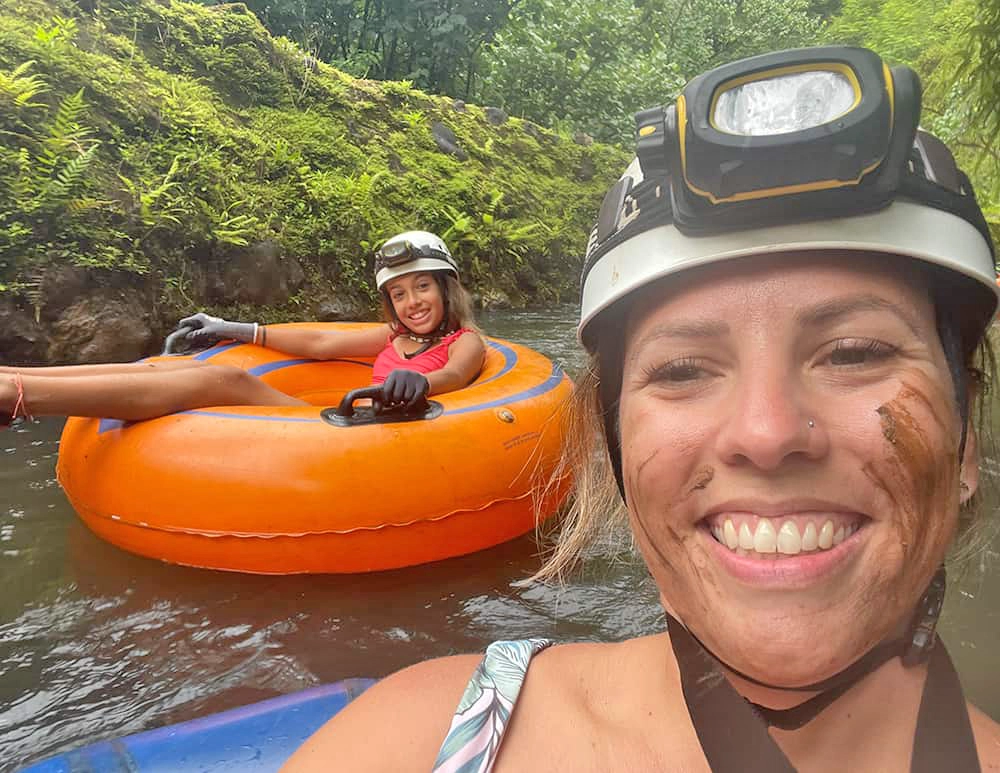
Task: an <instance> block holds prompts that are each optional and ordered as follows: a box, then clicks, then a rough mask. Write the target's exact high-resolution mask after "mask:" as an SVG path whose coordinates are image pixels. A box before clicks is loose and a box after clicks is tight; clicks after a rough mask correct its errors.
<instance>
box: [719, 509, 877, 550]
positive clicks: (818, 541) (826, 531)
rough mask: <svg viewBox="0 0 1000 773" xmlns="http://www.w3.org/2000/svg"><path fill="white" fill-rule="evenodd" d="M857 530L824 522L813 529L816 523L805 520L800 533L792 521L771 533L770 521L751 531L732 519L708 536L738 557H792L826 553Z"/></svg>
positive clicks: (772, 529)
mask: <svg viewBox="0 0 1000 773" xmlns="http://www.w3.org/2000/svg"><path fill="white" fill-rule="evenodd" d="M859 528H860V527H859V526H858V525H857V524H851V525H849V526H839V527H837V528H836V529H835V528H834V526H833V521H826V522H825V523H824V524H823V526H822V527H821V528H820V529H819V530H817V529H816V524H814V523H813V522H812V521H809V522H807V523H806V526H805V529H803V530H802V532H801V533H800V532H799V527H798V525H797V524H796V523H795V521H792V520H787V521H784V522H783V523H782V524H781V526H780V528H779V529H778V531H775V530H774V523H773V522H772V521H771V519H769V518H760V519H758V521H757V529H756V531H753V532H752V531H750V527H749V525H748V524H747V523H746V522H744V523H741V524H740V525H739V528H737V527H736V524H734V523H733V521H732V519H730V518H727V519H726V520H725V521H724V522H723V523H722V525H721V526H720V525H718V524H716V525H714V526H712V536H713V537H715V539H716V541H717V542H719V543H720V544H722V545H725V546H726V547H727V548H729V549H730V550H732V551H737V550H738V551H739V552H740V554H741V555H743V554H745V553H748V552H751V551H752V552H754V553H760V554H762V555H772V556H773V555H774V554H776V553H781V554H783V555H786V556H796V555H798V554H799V553H803V552H807V553H808V552H813V551H815V550H829V549H830V548H832V547H834V546H835V545H839V544H840V543H841V542H843V541H844V540H845V539H847V538H848V537H850V536H851V535H852V534H854V532H856V531H857V530H858V529H859Z"/></svg>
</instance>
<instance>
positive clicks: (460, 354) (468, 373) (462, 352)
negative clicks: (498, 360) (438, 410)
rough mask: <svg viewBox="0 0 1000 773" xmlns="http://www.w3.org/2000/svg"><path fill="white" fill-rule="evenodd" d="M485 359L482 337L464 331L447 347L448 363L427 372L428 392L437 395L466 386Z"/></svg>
mask: <svg viewBox="0 0 1000 773" xmlns="http://www.w3.org/2000/svg"><path fill="white" fill-rule="evenodd" d="M485 359H486V347H485V346H484V345H483V339H482V338H480V337H479V336H478V335H477V334H476V333H465V334H464V335H462V336H461V337H459V339H458V340H457V341H455V343H453V344H452V345H451V346H449V347H448V364H447V365H445V366H444V367H443V368H441V369H440V370H435V371H432V372H431V373H428V374H427V381H428V382H430V385H431V388H430V391H429V392H428V394H432V395H439V394H442V393H444V392H451V391H453V390H455V389H461V388H462V387H464V386H468V384H469V382H470V381H472V380H473V379H474V378H475V377H476V376H478V375H479V371H481V370H482V369H483V362H484V361H485Z"/></svg>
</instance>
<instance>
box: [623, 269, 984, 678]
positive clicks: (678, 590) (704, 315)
mask: <svg viewBox="0 0 1000 773" xmlns="http://www.w3.org/2000/svg"><path fill="white" fill-rule="evenodd" d="M907 265H909V269H910V270H909V273H908V274H907V273H904V270H903V269H904V268H905V267H906V266H907ZM914 273H915V272H913V270H912V263H909V264H907V263H905V262H903V261H897V260H894V259H892V258H887V257H885V256H877V255H872V256H862V257H859V256H857V255H854V256H850V255H837V256H830V257H826V258H818V257H808V256H806V257H802V256H796V257H795V258H790V257H789V256H785V257H771V258H756V259H753V260H749V261H743V262H739V263H733V262H729V263H728V265H725V266H719V267H712V268H710V269H707V270H703V271H701V272H699V273H698V274H696V275H694V276H693V277H692V276H688V277H682V278H680V279H677V278H673V279H670V280H666V281H665V282H664V283H663V284H661V285H660V288H661V289H660V290H656V289H655V288H654V289H653V290H651V291H650V293H649V294H648V295H647V296H646V297H645V298H644V299H643V300H642V301H640V302H639V303H637V305H636V308H635V309H634V310H633V313H632V315H631V317H630V320H629V324H628V327H627V330H626V348H625V360H624V367H623V379H622V381H623V383H622V392H621V406H620V421H621V438H622V464H623V472H624V481H625V489H626V494H627V497H628V505H629V511H630V518H631V522H632V528H633V531H634V533H635V535H636V538H637V541H638V543H639V545H640V548H641V550H642V552H643V555H644V557H645V560H646V563H647V564H648V566H649V568H650V571H651V572H652V574H653V576H654V578H655V579H656V582H657V584H658V587H659V589H660V593H661V597H662V598H663V600H664V604H665V605H666V606H667V608H668V609H669V610H670V611H671V612H673V613H674V614H675V615H677V616H678V617H679V618H680V619H681V620H682V621H683V622H684V623H685V625H687V626H688V627H689V628H691V630H692V631H693V632H694V633H695V634H696V635H697V636H698V637H699V638H700V639H701V640H702V641H703V642H704V643H705V645H706V646H707V647H708V648H709V649H710V650H712V651H714V652H716V653H717V654H718V655H719V656H720V657H722V658H723V659H724V660H725V661H726V662H728V663H729V664H731V665H732V666H733V667H735V668H737V669H739V670H740V671H742V672H744V673H748V674H750V675H751V676H755V677H757V678H759V679H762V680H764V681H767V682H770V683H772V684H776V685H782V686H798V685H804V684H809V683H812V682H816V681H819V680H821V679H824V678H827V677H829V676H831V675H833V674H834V673H836V672H837V671H839V670H841V669H843V668H845V667H846V666H847V665H849V664H850V663H852V662H853V661H854V660H856V659H857V658H858V657H860V656H861V655H862V654H863V653H864V652H866V651H867V650H868V649H870V648H871V647H872V646H873V645H875V644H876V643H877V642H879V641H881V640H883V639H885V638H886V637H888V636H891V635H894V634H897V633H898V632H899V629H900V628H901V626H903V625H905V623H906V622H907V621H908V620H909V617H910V615H911V614H912V611H913V609H914V607H915V605H916V603H917V601H918V600H919V598H920V596H921V594H922V593H923V591H924V589H925V588H926V586H927V584H928V583H929V581H930V579H931V577H932V576H933V574H934V572H935V570H936V569H937V568H938V566H940V564H941V562H942V560H943V558H944V555H945V552H946V550H947V547H948V545H949V544H950V542H951V540H952V538H953V536H954V533H955V529H956V524H957V519H958V508H959V504H960V502H961V501H964V500H965V499H967V498H968V497H969V496H971V495H972V493H973V491H974V489H975V486H976V483H977V472H976V459H975V444H974V438H973V437H972V436H971V434H970V436H969V438H968V440H967V442H966V453H965V459H964V464H961V465H960V463H959V462H960V460H959V458H958V446H959V438H960V431H959V430H960V420H959V417H958V411H957V406H956V401H955V396H954V393H953V387H952V381H951V377H950V375H949V370H948V365H947V363H946V361H945V357H944V354H943V351H942V348H941V344H940V341H939V338H938V334H937V332H936V328H935V320H934V308H933V306H932V304H931V301H930V298H929V295H928V292H927V291H926V289H925V288H924V287H923V286H922V285H921V284H920V283H919V282H918V281H917V280H915V279H913V278H912V277H913V276H914Z"/></svg>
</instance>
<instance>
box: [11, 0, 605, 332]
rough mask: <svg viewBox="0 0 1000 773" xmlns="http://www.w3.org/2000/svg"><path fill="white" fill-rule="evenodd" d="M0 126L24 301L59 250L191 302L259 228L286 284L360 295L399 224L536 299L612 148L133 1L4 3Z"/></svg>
mask: <svg viewBox="0 0 1000 773" xmlns="http://www.w3.org/2000/svg"><path fill="white" fill-rule="evenodd" d="M436 123H440V124H443V125H445V126H446V127H448V128H449V129H451V130H452V132H453V133H454V137H453V140H454V141H455V142H456V143H457V144H458V145H459V146H460V148H461V150H460V152H459V155H460V156H462V157H461V158H460V157H458V156H456V155H454V154H447V153H445V152H442V151H441V150H440V149H439V147H438V146H437V145H436V144H435V141H434V138H433V136H432V128H434V125H435V124H436ZM0 133H2V134H3V138H4V141H3V143H2V145H0V290H5V291H6V292H8V293H11V292H13V293H17V294H18V295H20V296H21V297H28V298H29V299H33V302H34V303H36V304H40V303H42V302H43V301H44V299H42V298H40V287H41V286H42V284H43V280H44V276H45V274H46V272H47V271H49V270H50V269H51V268H52V267H53V266H58V265H62V264H67V263H68V264H73V265H77V266H85V267H89V268H91V269H94V270H98V271H99V270H110V271H113V272H116V274H118V275H121V274H122V272H125V273H128V274H133V275H141V274H146V275H149V276H150V278H151V280H153V281H162V283H163V288H164V295H165V297H164V301H166V302H172V303H174V304H175V305H176V306H178V307H185V306H186V307H190V305H192V304H198V303H202V302H204V300H203V298H201V297H200V296H199V289H198V283H197V281H196V278H197V276H198V274H199V271H202V273H204V271H209V272H211V271H213V270H217V269H213V266H216V267H217V266H220V265H223V264H225V262H226V261H227V257H228V256H230V255H232V254H234V253H236V252H239V251H240V250H242V249H244V248H246V247H248V246H250V245H253V244H254V243H259V242H261V241H264V240H269V241H271V242H274V243H277V244H278V245H280V248H281V250H282V252H283V254H285V255H287V256H292V257H295V258H297V259H298V260H299V261H301V262H302V266H303V269H304V271H305V273H306V275H307V277H308V281H307V282H306V283H305V286H306V287H307V288H312V289H315V288H316V287H317V286H327V287H335V288H337V289H338V290H339V291H341V292H344V293H352V292H353V293H354V294H355V295H357V296H362V297H364V296H369V295H370V289H371V288H370V287H369V277H370V267H371V249H372V246H373V244H374V243H376V242H377V241H379V240H380V239H383V238H385V237H387V236H388V235H390V234H391V233H392V232H394V231H398V230H400V229H401V228H404V227H416V226H420V227H425V228H429V229H432V230H436V231H439V232H443V233H444V234H445V235H446V237H447V238H449V240H450V241H451V242H452V243H453V244H455V245H457V246H458V256H459V259H460V260H461V261H462V262H463V263H464V264H465V265H464V268H465V273H466V276H467V277H468V279H469V280H470V282H471V284H472V285H473V287H475V288H477V289H480V290H481V291H483V292H484V293H485V292H495V291H497V290H499V291H502V292H503V293H505V294H506V295H508V296H510V297H511V298H512V299H513V300H514V302H518V301H519V300H522V301H523V300H524V299H525V298H531V299H535V300H539V299H544V298H550V299H551V298H555V297H558V295H559V293H560V292H565V291H566V290H567V288H569V287H572V285H573V284H574V282H575V277H574V274H575V273H576V270H575V266H576V265H577V264H578V263H577V261H578V257H579V255H580V254H581V252H582V250H583V246H584V242H585V238H586V232H587V230H588V228H589V223H590V219H591V218H592V216H593V211H594V209H595V207H596V205H597V202H598V201H599V198H600V196H601V195H602V192H603V189H604V188H605V187H606V185H607V183H608V181H609V180H610V179H613V177H614V176H615V175H616V174H617V172H618V170H619V169H620V167H621V165H622V163H623V160H624V158H625V154H624V152H623V151H621V150H617V149H613V148H608V147H604V146H600V145H592V146H588V147H584V146H582V145H580V144H577V143H574V142H572V141H570V140H567V139H564V138H561V137H559V136H557V135H555V134H553V133H551V132H548V131H545V130H542V129H540V128H538V127H535V126H531V125H528V124H526V123H525V122H523V121H521V120H520V119H516V118H514V119H510V120H508V121H506V122H503V123H502V124H501V125H497V126H494V125H492V124H491V123H490V122H489V121H488V120H487V119H486V117H485V114H484V111H483V110H482V109H481V108H478V107H474V106H469V107H464V106H462V105H459V106H457V107H456V106H455V105H453V102H452V100H451V99H448V98H444V97H434V96H428V95H427V94H424V93H422V92H419V91H416V90H414V89H413V88H412V86H411V85H410V84H409V83H408V82H386V83H375V82H371V81H362V80H356V79H354V78H352V77H349V76H347V75H344V74H342V73H341V72H339V71H337V70H335V69H333V68H331V67H329V66H328V65H326V64H324V63H322V62H317V61H316V60H315V59H313V58H311V57H309V56H308V55H306V54H305V53H304V52H303V51H302V50H301V49H300V48H298V47H297V46H295V45H294V44H292V43H291V42H289V41H287V40H285V39H282V38H277V39H276V38H273V37H271V36H270V35H269V34H268V32H267V31H266V30H265V28H264V27H262V26H261V24H260V22H259V21H258V20H257V18H256V17H255V16H254V15H253V14H252V13H250V12H249V11H248V10H247V9H246V7H245V6H243V5H242V4H235V5H228V6H219V7H211V8H208V7H202V6H197V5H193V4H188V3H183V2H156V1H154V0H138V1H136V0H102V1H101V2H97V1H96V0H91V2H83V0H81V1H80V2H71V0H10V1H9V2H6V3H4V5H3V6H2V8H0ZM567 262H569V264H570V265H571V266H573V267H574V268H571V269H569V270H567V268H566V265H565V264H566V263H567ZM301 301H302V299H296V298H292V299H291V301H290V305H287V306H286V308H285V311H284V314H286V315H290V314H294V312H295V309H296V306H295V304H296V303H301ZM303 311H304V310H303Z"/></svg>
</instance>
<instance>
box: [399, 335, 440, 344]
mask: <svg viewBox="0 0 1000 773" xmlns="http://www.w3.org/2000/svg"><path fill="white" fill-rule="evenodd" d="M406 337H407V338H409V339H410V340H411V341H413V342H414V343H418V344H429V343H430V342H431V341H433V340H434V337H433V336H431V337H430V338H425V337H424V336H418V335H414V334H413V333H407V334H406Z"/></svg>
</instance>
